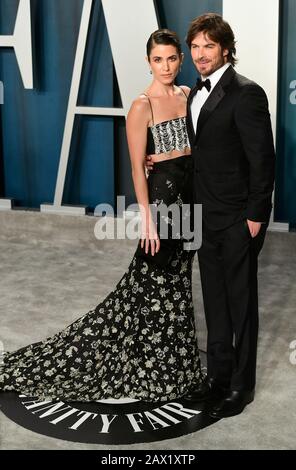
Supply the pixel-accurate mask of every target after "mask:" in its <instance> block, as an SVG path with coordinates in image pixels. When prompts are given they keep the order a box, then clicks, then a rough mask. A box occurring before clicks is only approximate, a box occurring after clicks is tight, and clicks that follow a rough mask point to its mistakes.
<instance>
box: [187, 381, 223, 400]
mask: <svg viewBox="0 0 296 470" xmlns="http://www.w3.org/2000/svg"><path fill="white" fill-rule="evenodd" d="M224 395H225V389H224V388H223V387H222V386H221V385H220V384H218V383H217V382H216V381H215V380H214V379H208V380H204V381H203V382H202V383H201V384H200V385H199V386H198V387H197V388H196V389H195V390H192V391H191V392H190V393H188V394H187V395H185V396H184V397H183V398H184V399H185V400H187V401H195V402H199V401H211V400H219V399H221V398H222V397H224Z"/></svg>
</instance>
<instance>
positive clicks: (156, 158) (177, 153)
mask: <svg viewBox="0 0 296 470" xmlns="http://www.w3.org/2000/svg"><path fill="white" fill-rule="evenodd" d="M183 155H188V156H190V155H191V149H190V147H186V148H185V149H184V150H172V152H170V153H159V154H156V153H155V154H153V155H150V157H151V161H152V162H153V163H157V162H163V161H164V160H171V159H172V158H178V157H182V156H183Z"/></svg>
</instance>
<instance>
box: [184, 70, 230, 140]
mask: <svg viewBox="0 0 296 470" xmlns="http://www.w3.org/2000/svg"><path fill="white" fill-rule="evenodd" d="M230 65H231V64H230V62H227V63H226V64H224V65H223V66H222V67H220V68H219V69H218V70H216V71H215V72H213V73H212V74H211V75H209V76H208V77H202V80H203V81H204V80H206V78H208V79H209V80H210V82H211V89H210V91H208V90H207V89H206V87H205V86H204V87H202V89H201V90H198V92H197V93H196V95H195V96H194V98H193V100H192V103H191V116H192V124H193V129H194V131H196V126H197V121H198V117H199V114H200V110H201V108H202V107H203V105H204V104H205V102H206V101H207V99H208V97H209V96H210V94H211V93H212V90H213V89H214V87H215V86H216V85H217V83H218V82H219V80H220V78H221V77H222V75H223V74H224V72H225V70H227V69H228V67H230Z"/></svg>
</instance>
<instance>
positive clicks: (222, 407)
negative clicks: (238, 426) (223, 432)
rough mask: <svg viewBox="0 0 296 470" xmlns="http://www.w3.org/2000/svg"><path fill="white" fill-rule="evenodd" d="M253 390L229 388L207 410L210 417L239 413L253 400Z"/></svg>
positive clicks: (222, 416)
mask: <svg viewBox="0 0 296 470" xmlns="http://www.w3.org/2000/svg"><path fill="white" fill-rule="evenodd" d="M254 395H255V392H254V390H231V391H230V392H229V393H228V394H227V395H226V396H225V397H224V399H223V400H221V401H220V402H218V403H217V404H216V405H214V406H213V407H212V408H211V410H210V411H209V415H210V416H211V417H212V418H217V419H220V418H228V417H230V416H235V415H238V414H240V413H241V412H242V411H243V410H244V408H245V407H246V406H247V405H248V404H249V403H251V402H252V401H253V400H254Z"/></svg>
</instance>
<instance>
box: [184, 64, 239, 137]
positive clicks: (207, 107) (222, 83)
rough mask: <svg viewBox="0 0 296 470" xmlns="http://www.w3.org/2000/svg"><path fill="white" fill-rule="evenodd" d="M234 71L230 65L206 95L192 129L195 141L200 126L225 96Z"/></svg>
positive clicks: (201, 126) (200, 128)
mask: <svg viewBox="0 0 296 470" xmlns="http://www.w3.org/2000/svg"><path fill="white" fill-rule="evenodd" d="M235 73H236V72H235V71H234V69H233V67H231V66H230V67H229V68H228V69H227V70H226V71H225V72H224V74H223V75H222V77H221V79H220V80H219V82H218V83H217V85H216V86H215V88H214V89H213V91H212V92H211V94H210V96H209V97H208V99H207V101H206V102H205V104H204V105H203V107H202V108H201V110H200V114H199V117H198V121H197V126H196V132H195V131H194V134H193V135H195V141H196V140H198V138H199V135H200V132H201V130H202V128H203V127H204V125H205V124H206V122H207V120H208V119H209V117H210V115H211V114H212V112H213V111H214V110H215V108H216V107H217V106H218V104H219V103H220V101H221V100H222V98H223V97H224V96H225V94H226V92H227V88H228V86H229V84H230V82H231V81H232V79H233V77H234V75H235ZM193 96H194V95H193ZM191 101H192V99H191ZM190 116H191V113H190ZM191 125H192V120H191ZM192 127H193V125H192Z"/></svg>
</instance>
